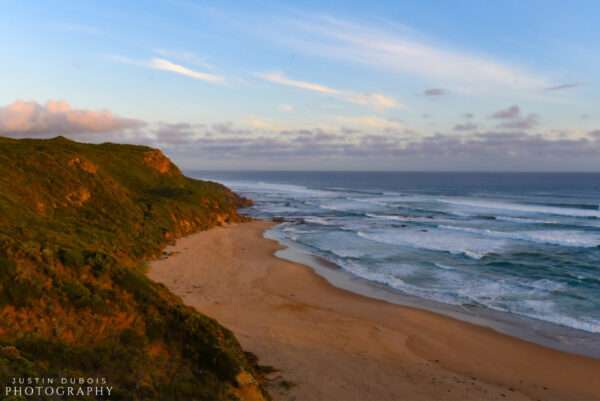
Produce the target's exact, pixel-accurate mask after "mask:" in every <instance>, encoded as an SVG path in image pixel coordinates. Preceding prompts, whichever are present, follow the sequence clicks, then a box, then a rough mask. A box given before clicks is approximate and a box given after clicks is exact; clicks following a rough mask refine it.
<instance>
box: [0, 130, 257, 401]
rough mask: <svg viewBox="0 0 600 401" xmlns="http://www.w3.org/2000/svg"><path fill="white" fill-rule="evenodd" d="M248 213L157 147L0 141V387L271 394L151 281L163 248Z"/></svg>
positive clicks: (212, 327) (231, 349) (119, 395)
mask: <svg viewBox="0 0 600 401" xmlns="http://www.w3.org/2000/svg"><path fill="white" fill-rule="evenodd" d="M247 204H248V201H247V200H245V199H243V198H240V197H239V196H237V195H236V194H234V193H233V192H231V191H230V190H228V189H227V188H225V187H224V186H222V185H219V184H216V183H212V182H205V181H199V180H193V179H190V178H187V177H185V176H183V175H182V174H181V172H180V170H179V169H178V168H177V167H176V166H175V165H174V164H173V163H172V162H171V161H170V160H169V159H168V158H167V157H166V156H164V154H163V153H162V152H160V151H159V150H155V149H151V148H148V147H144V146H133V145H116V144H109V143H106V144H101V145H90V144H81V143H77V142H73V141H70V140H67V139H65V138H62V137H58V138H55V139H51V140H25V139H24V140H14V139H8V138H0V382H2V383H7V381H8V380H9V378H11V377H18V376H30V377H35V376H38V377H40V376H41V377H60V376H68V377H104V378H106V381H107V383H108V384H109V385H111V386H113V387H114V389H113V395H112V397H111V399H115V400H120V399H122V400H138V399H145V400H152V399H160V400H224V399H236V398H237V399H262V398H263V397H267V396H266V394H265V393H264V392H263V391H262V388H261V387H260V384H259V380H257V379H259V377H260V374H259V372H258V367H257V366H256V364H255V359H254V358H252V356H251V355H249V354H247V353H245V352H244V351H243V350H242V349H241V347H240V345H239V344H238V342H237V340H236V339H235V337H234V336H233V334H232V333H231V332H230V331H229V330H227V329H226V328H224V327H222V326H220V325H219V324H218V323H217V322H216V321H215V320H213V319H211V318H209V317H207V316H204V315H202V314H200V313H198V312H196V311H194V310H192V309H191V308H188V307H186V306H184V305H183V304H182V302H181V300H180V299H179V298H178V297H176V296H174V295H173V294H171V293H170V292H169V291H168V290H167V289H166V288H165V287H164V286H162V285H159V284H156V283H153V282H152V281H150V280H149V279H148V278H146V276H145V274H144V265H145V264H144V261H145V260H147V259H148V258H153V257H158V256H160V255H161V252H162V249H163V247H164V246H165V245H166V244H167V243H169V242H172V241H173V240H174V239H176V238H177V237H180V236H182V235H185V234H188V233H191V232H194V231H197V230H204V229H208V228H210V227H212V226H215V225H220V224H223V223H225V222H234V221H240V220H241V219H242V218H241V217H240V216H239V215H238V214H237V211H236V210H237V208H239V207H241V206H245V205H247ZM215 268H218V266H215ZM2 396H3V395H0V398H1V397H2Z"/></svg>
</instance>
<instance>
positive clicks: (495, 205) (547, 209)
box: [439, 197, 600, 218]
mask: <svg viewBox="0 0 600 401" xmlns="http://www.w3.org/2000/svg"><path fill="white" fill-rule="evenodd" d="M439 201H440V202H444V203H448V204H451V205H457V206H468V207H475V208H481V209H495V210H508V211H513V212H526V213H540V214H553V215H559V216H571V217H599V218H600V210H591V209H576V208H568V207H556V206H538V205H527V204H522V203H511V202H499V201H495V200H483V199H467V198H449V197H445V198H440V199H439Z"/></svg>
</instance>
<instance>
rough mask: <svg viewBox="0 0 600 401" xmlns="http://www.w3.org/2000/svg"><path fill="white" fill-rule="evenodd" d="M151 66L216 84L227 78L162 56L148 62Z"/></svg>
mask: <svg viewBox="0 0 600 401" xmlns="http://www.w3.org/2000/svg"><path fill="white" fill-rule="evenodd" d="M148 65H149V67H151V68H154V69H156V70H162V71H168V72H172V73H175V74H179V75H183V76H186V77H189V78H193V79H198V80H201V81H206V82H210V83H214V84H220V83H224V82H225V78H224V77H223V76H221V75H215V74H210V73H207V72H201V71H196V70H192V69H190V68H187V67H184V66H182V65H179V64H175V63H172V62H171V61H169V60H165V59H162V58H153V59H152V60H150V63H149V64H148Z"/></svg>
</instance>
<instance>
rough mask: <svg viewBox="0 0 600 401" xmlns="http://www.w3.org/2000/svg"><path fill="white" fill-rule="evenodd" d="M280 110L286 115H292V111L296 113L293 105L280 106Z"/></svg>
mask: <svg viewBox="0 0 600 401" xmlns="http://www.w3.org/2000/svg"><path fill="white" fill-rule="evenodd" d="M278 110H279V111H283V112H285V113H291V112H292V111H294V106H292V105H291V104H280V105H279V107H278Z"/></svg>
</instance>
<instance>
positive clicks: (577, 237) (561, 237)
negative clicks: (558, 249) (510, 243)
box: [439, 225, 600, 248]
mask: <svg viewBox="0 0 600 401" xmlns="http://www.w3.org/2000/svg"><path fill="white" fill-rule="evenodd" d="M439 228H443V229H447V230H455V231H461V232H468V233H473V234H478V235H481V236H484V237H493V238H503V239H512V240H519V241H529V242H537V243H540V244H551V245H562V246H572V247H581V248H593V247H596V246H599V245H600V235H599V234H596V233H590V232H585V231H575V230H534V231H511V232H505V231H494V230H489V229H479V228H471V227H458V226H448V225H440V226H439Z"/></svg>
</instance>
